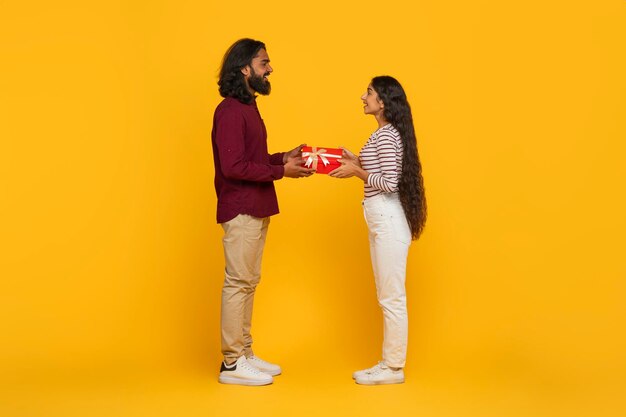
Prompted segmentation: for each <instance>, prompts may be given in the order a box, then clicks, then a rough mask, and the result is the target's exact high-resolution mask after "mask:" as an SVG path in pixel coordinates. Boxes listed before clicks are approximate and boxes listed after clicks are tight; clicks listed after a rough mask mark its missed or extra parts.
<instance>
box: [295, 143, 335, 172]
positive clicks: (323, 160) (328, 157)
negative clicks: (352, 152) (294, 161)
mask: <svg viewBox="0 0 626 417" xmlns="http://www.w3.org/2000/svg"><path fill="white" fill-rule="evenodd" d="M341 152H342V151H341V149H337V148H321V147H319V146H305V147H303V148H302V159H303V160H304V164H303V166H304V167H307V168H314V169H315V170H316V171H315V172H316V173H317V174H328V173H329V172H331V171H332V170H334V169H336V168H339V167H340V166H341V164H340V163H339V161H338V159H339V158H341Z"/></svg>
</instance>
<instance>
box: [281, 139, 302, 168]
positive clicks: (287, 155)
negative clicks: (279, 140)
mask: <svg viewBox="0 0 626 417" xmlns="http://www.w3.org/2000/svg"><path fill="white" fill-rule="evenodd" d="M305 146H306V143H303V144H302V145H299V146H296V147H295V148H293V149H292V150H290V151H289V152H285V154H284V155H283V165H284V164H286V163H287V161H288V160H289V158H296V157H301V156H302V148H304V147H305Z"/></svg>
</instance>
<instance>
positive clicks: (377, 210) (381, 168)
mask: <svg viewBox="0 0 626 417" xmlns="http://www.w3.org/2000/svg"><path fill="white" fill-rule="evenodd" d="M361 100H363V103H364V104H365V108H364V110H365V114H371V115H372V116H374V117H375V118H376V121H377V122H378V129H377V130H376V131H375V132H374V133H372V135H371V136H370V138H369V140H368V141H367V143H366V144H365V146H363V148H362V149H361V153H360V156H359V157H357V156H356V155H354V154H353V153H352V152H350V151H348V150H347V149H344V152H343V157H342V159H340V162H341V163H342V166H341V167H339V168H337V169H335V170H334V171H332V172H331V173H330V176H332V177H336V178H349V177H358V178H360V179H361V180H363V182H364V184H365V198H364V200H363V211H364V214H365V220H366V222H367V227H368V229H369V241H370V254H371V258H372V267H373V270H374V277H375V281H376V295H377V297H378V304H379V305H380V306H381V308H382V311H383V318H384V342H383V360H382V361H380V362H379V363H378V364H376V365H374V366H373V367H371V368H368V369H364V370H361V371H356V372H355V373H354V374H353V375H352V376H353V378H354V379H355V381H356V383H357V384H365V385H375V384H399V383H402V382H404V371H403V368H404V364H405V361H406V348H407V336H408V334H407V333H408V317H407V310H406V291H405V286H404V283H405V279H406V261H407V255H408V251H409V245H410V244H411V240H414V239H417V238H418V237H419V236H420V234H421V232H422V229H423V228H424V222H425V220H426V199H425V197H424V183H423V180H422V167H421V164H420V160H419V155H418V152H417V141H416V138H415V129H414V127H413V118H412V116H411V107H410V106H409V103H408V101H407V98H406V94H405V92H404V89H403V88H402V86H401V85H400V83H399V82H398V81H397V80H396V79H394V78H392V77H389V76H381V77H375V78H373V79H372V82H371V83H370V85H369V86H368V87H367V92H366V93H365V94H363V96H362V97H361Z"/></svg>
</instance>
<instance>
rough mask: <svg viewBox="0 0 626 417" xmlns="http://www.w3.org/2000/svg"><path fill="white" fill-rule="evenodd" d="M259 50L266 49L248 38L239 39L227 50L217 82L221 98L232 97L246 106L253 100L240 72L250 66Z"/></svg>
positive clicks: (261, 44)
mask: <svg viewBox="0 0 626 417" xmlns="http://www.w3.org/2000/svg"><path fill="white" fill-rule="evenodd" d="M261 49H266V48H265V44H264V43H263V42H261V41H255V40H254V39H249V38H244V39H239V40H238V41H237V42H235V43H234V44H233V45H232V46H231V47H230V48H228V51H226V53H225V54H224V60H223V61H222V67H221V69H220V79H219V81H218V82H217V85H219V87H220V95H221V96H222V97H233V98H236V99H237V100H239V101H241V102H242V103H246V104H249V103H251V102H252V100H254V95H253V94H252V93H250V90H249V89H248V85H247V84H246V80H245V77H244V75H243V74H242V72H241V70H242V69H243V68H245V67H246V66H247V65H251V64H252V59H253V58H254V57H255V56H256V55H257V54H258V53H259V51H260V50H261ZM253 71H254V70H253Z"/></svg>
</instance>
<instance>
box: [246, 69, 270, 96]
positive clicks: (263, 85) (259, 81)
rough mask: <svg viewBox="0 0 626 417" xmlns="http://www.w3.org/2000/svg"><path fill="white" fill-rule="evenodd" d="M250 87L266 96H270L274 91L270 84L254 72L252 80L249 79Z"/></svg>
mask: <svg viewBox="0 0 626 417" xmlns="http://www.w3.org/2000/svg"><path fill="white" fill-rule="evenodd" d="M265 75H269V74H265ZM248 85H249V86H250V88H251V89H253V90H254V91H256V92H257V93H259V94H263V95H264V96H266V95H268V94H269V93H270V91H271V90H272V86H271V85H270V82H269V81H267V80H265V79H263V76H259V75H257V74H256V73H255V72H254V71H252V75H250V78H248Z"/></svg>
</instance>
